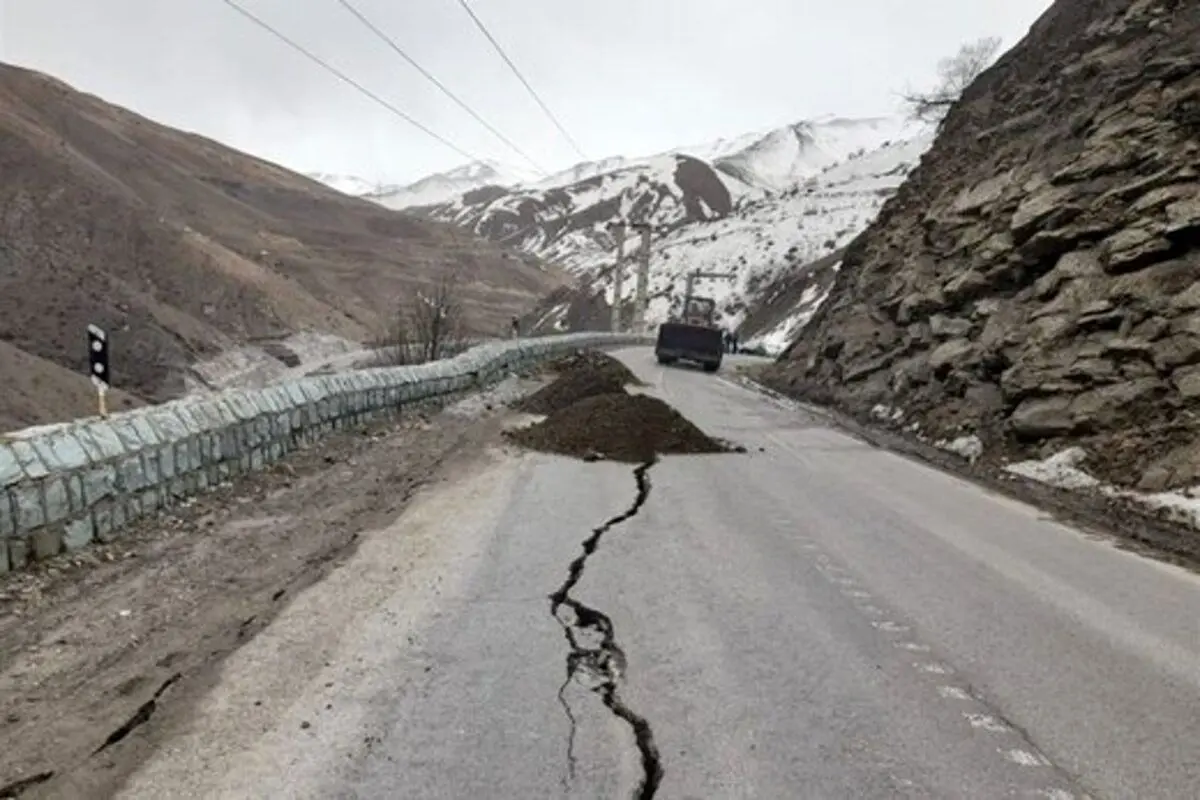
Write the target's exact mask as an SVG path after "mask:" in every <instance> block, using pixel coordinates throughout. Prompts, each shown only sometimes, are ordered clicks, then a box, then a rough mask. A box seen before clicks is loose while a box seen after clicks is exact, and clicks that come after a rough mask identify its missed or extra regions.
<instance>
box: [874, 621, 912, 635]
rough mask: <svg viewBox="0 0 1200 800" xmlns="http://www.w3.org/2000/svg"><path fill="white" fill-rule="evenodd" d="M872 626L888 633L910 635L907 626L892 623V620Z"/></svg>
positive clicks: (875, 623)
mask: <svg viewBox="0 0 1200 800" xmlns="http://www.w3.org/2000/svg"><path fill="white" fill-rule="evenodd" d="M871 624H872V625H873V626H875V627H876V628H878V629H879V630H881V631H887V632H888V633H908V626H907V625H901V624H900V623H899V622H892V621H891V620H884V621H883V622H872V623H871Z"/></svg>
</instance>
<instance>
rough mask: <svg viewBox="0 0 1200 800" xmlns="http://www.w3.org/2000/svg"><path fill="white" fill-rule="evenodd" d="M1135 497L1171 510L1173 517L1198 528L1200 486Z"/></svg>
mask: <svg viewBox="0 0 1200 800" xmlns="http://www.w3.org/2000/svg"><path fill="white" fill-rule="evenodd" d="M1136 497H1137V499H1138V500H1140V501H1141V502H1143V503H1145V504H1146V505H1148V506H1151V507H1153V508H1165V509H1167V510H1169V511H1171V512H1172V516H1174V517H1175V519H1177V520H1180V521H1182V522H1183V523H1185V524H1187V525H1191V526H1192V527H1194V528H1200V486H1193V487H1192V488H1191V489H1185V490H1183V491H1179V492H1158V493H1156V494H1149V495H1137V496H1136Z"/></svg>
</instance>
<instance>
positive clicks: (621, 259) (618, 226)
mask: <svg viewBox="0 0 1200 800" xmlns="http://www.w3.org/2000/svg"><path fill="white" fill-rule="evenodd" d="M608 227H609V230H611V231H613V234H614V235H615V236H616V237H617V264H616V266H615V267H613V303H612V332H613V333H620V332H621V292H622V290H623V289H624V288H625V287H624V286H623V285H622V281H623V279H624V272H625V223H624V222H610V223H609V224H608Z"/></svg>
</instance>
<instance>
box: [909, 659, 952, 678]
mask: <svg viewBox="0 0 1200 800" xmlns="http://www.w3.org/2000/svg"><path fill="white" fill-rule="evenodd" d="M917 669H919V670H920V671H921V672H924V673H927V674H929V675H949V674H950V673H951V672H953V670H951V669H950V668H949V667H947V666H946V665H945V664H938V663H935V662H930V663H928V664H917Z"/></svg>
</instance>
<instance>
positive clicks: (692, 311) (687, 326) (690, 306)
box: [654, 296, 725, 372]
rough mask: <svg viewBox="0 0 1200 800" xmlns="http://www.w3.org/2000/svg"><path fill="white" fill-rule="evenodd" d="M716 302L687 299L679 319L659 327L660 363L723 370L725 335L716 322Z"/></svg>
mask: <svg viewBox="0 0 1200 800" xmlns="http://www.w3.org/2000/svg"><path fill="white" fill-rule="evenodd" d="M715 311H716V302H714V301H713V300H711V299H709V298H707V297H691V296H687V297H685V298H684V302H683V312H682V313H681V314H680V315H679V317H678V318H676V319H673V320H668V321H667V322H664V323H662V324H661V325H659V326H658V340H657V341H656V342H655V344H654V355H655V357H656V358H657V359H658V363H660V364H673V363H675V362H676V361H691V362H694V363H696V364H699V365H700V366H702V367H703V368H704V371H705V372H716V371H717V370H718V369H720V368H721V357H722V355H723V354H724V353H725V335H724V333H723V332H722V330H721V329H720V328H718V327H717V326H716V323H715V322H713V317H714V312H715Z"/></svg>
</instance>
